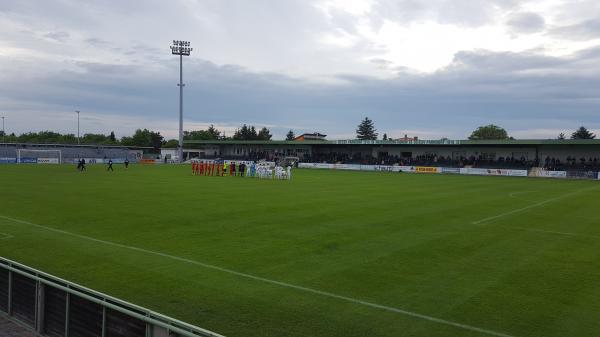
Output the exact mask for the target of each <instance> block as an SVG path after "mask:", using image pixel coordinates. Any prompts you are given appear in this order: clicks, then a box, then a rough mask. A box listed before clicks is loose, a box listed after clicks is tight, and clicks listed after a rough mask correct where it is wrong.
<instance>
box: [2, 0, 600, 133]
mask: <svg viewBox="0 0 600 337" xmlns="http://www.w3.org/2000/svg"><path fill="white" fill-rule="evenodd" d="M174 39H175V40H187V41H190V42H191V46H192V47H193V48H194V49H193V51H192V55H191V56H189V57H184V60H183V72H184V83H185V84H186V86H185V88H184V124H185V129H186V130H196V129H202V128H206V127H207V126H208V125H210V124H214V125H215V126H216V127H217V128H219V129H221V130H223V131H225V132H226V134H228V135H232V134H233V132H234V130H235V129H236V128H237V127H239V126H240V125H241V124H243V123H246V124H252V125H256V126H257V127H263V126H266V127H268V128H270V129H271V131H272V133H273V134H274V136H275V137H274V138H278V139H281V138H283V137H284V135H285V134H286V133H287V131H288V130H290V129H292V130H294V132H295V133H296V134H300V133H303V132H315V131H318V132H321V133H325V134H327V135H328V138H329V139H349V138H354V137H355V130H356V127H357V125H358V123H359V122H360V120H361V119H363V118H365V117H369V118H371V119H373V120H374V122H375V125H376V127H377V129H378V132H379V133H380V136H382V135H383V134H384V133H386V134H387V135H388V136H389V137H392V138H399V137H403V136H404V135H405V134H407V135H408V136H418V137H419V138H421V139H440V138H444V137H445V138H450V139H465V138H467V137H468V136H469V135H470V133H471V132H472V131H473V130H474V129H475V128H477V127H478V126H481V125H487V124H491V123H493V124H496V125H499V126H501V127H504V128H505V129H507V130H508V132H509V134H510V135H511V136H513V137H515V138H518V139H530V138H556V137H557V136H558V134H559V133H561V132H564V133H565V134H567V135H569V134H570V133H571V132H573V131H574V130H575V129H576V128H578V127H579V126H582V125H584V126H586V127H588V128H589V129H591V130H593V131H594V132H596V133H598V134H599V135H600V90H598V89H600V77H599V75H600V2H599V1H597V0H594V1H591V0H543V1H542V0H522V1H519V0H476V1H475V0H422V1H421V0H395V1H392V0H277V1H274V0H252V1H246V0H197V1H195V0H170V1H164V0H145V1H143V2H142V1H137V0H120V1H114V0H89V1H79V0H19V1H9V0H0V115H1V116H5V117H6V119H5V122H6V126H5V127H6V132H7V133H11V132H15V133H21V132H28V131H40V130H54V131H59V132H63V133H76V132H77V115H76V113H75V112H74V111H75V110H80V111H81V114H80V118H81V120H80V124H81V134H84V133H88V132H90V133H105V134H108V133H109V132H111V131H115V133H116V134H117V136H125V135H129V134H131V133H133V132H134V130H135V129H137V128H149V129H153V130H158V131H160V132H161V133H162V134H163V135H165V137H166V138H176V137H177V129H178V113H179V106H178V102H179V89H178V87H177V83H178V81H179V60H178V57H177V56H174V55H171V52H170V49H169V46H170V44H171V43H172V40H174Z"/></svg>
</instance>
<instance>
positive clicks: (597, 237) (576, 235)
mask: <svg viewBox="0 0 600 337" xmlns="http://www.w3.org/2000/svg"><path fill="white" fill-rule="evenodd" d="M495 227H501V228H508V229H518V230H523V231H527V232H536V233H547V234H556V235H564V236H573V237H582V238H593V239H600V236H598V235H586V234H577V233H570V232H559V231H547V230H543V229H537V228H527V227H519V226H502V225H499V226H495Z"/></svg>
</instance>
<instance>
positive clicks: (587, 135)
mask: <svg viewBox="0 0 600 337" xmlns="http://www.w3.org/2000/svg"><path fill="white" fill-rule="evenodd" d="M594 138H596V135H595V134H593V133H591V132H589V131H588V129H586V128H585V127H583V126H582V127H580V128H579V129H577V131H575V132H573V133H572V134H571V139H594Z"/></svg>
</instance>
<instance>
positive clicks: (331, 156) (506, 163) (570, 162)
mask: <svg viewBox="0 0 600 337" xmlns="http://www.w3.org/2000/svg"><path fill="white" fill-rule="evenodd" d="M297 156H298V157H299V159H300V161H301V162H310V163H329V164H335V163H338V164H363V165H390V166H391V165H401V166H443V167H458V168H460V167H466V166H468V167H476V168H499V169H502V168H505V169H521V170H526V169H530V168H532V167H543V168H545V169H547V170H552V171H563V170H564V171H568V170H579V171H600V159H599V158H583V157H582V158H579V159H577V158H576V157H575V156H569V157H567V159H566V161H561V160H560V159H558V158H552V157H549V156H548V157H546V158H545V159H544V160H540V159H538V158H535V159H528V158H525V157H518V158H516V157H513V156H511V157H498V158H494V159H489V158H486V157H484V156H483V155H478V156H468V157H464V156H462V157H460V158H451V157H450V156H438V155H437V154H423V155H418V156H414V157H403V156H398V155H387V154H380V155H379V157H374V156H371V155H368V154H367V155H362V154H360V153H355V154H352V155H350V154H348V153H344V152H325V153H313V154H312V155H308V154H305V153H301V154H297ZM284 157H285V155H283V154H279V153H273V152H271V151H262V152H249V153H246V154H244V155H238V156H235V158H236V159H239V160H251V161H258V160H269V161H277V160H280V159H283V158H284Z"/></svg>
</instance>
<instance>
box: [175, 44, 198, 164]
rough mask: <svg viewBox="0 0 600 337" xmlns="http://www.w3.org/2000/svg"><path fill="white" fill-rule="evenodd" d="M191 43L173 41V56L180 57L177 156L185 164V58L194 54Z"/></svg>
mask: <svg viewBox="0 0 600 337" xmlns="http://www.w3.org/2000/svg"><path fill="white" fill-rule="evenodd" d="M192 50H193V49H192V48H190V42H189V41H180V40H173V45H172V46H171V54H173V55H179V84H177V85H178V86H179V148H178V149H177V154H178V156H179V162H180V163H182V162H183V87H184V86H185V84H183V56H190V53H191V52H192Z"/></svg>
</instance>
